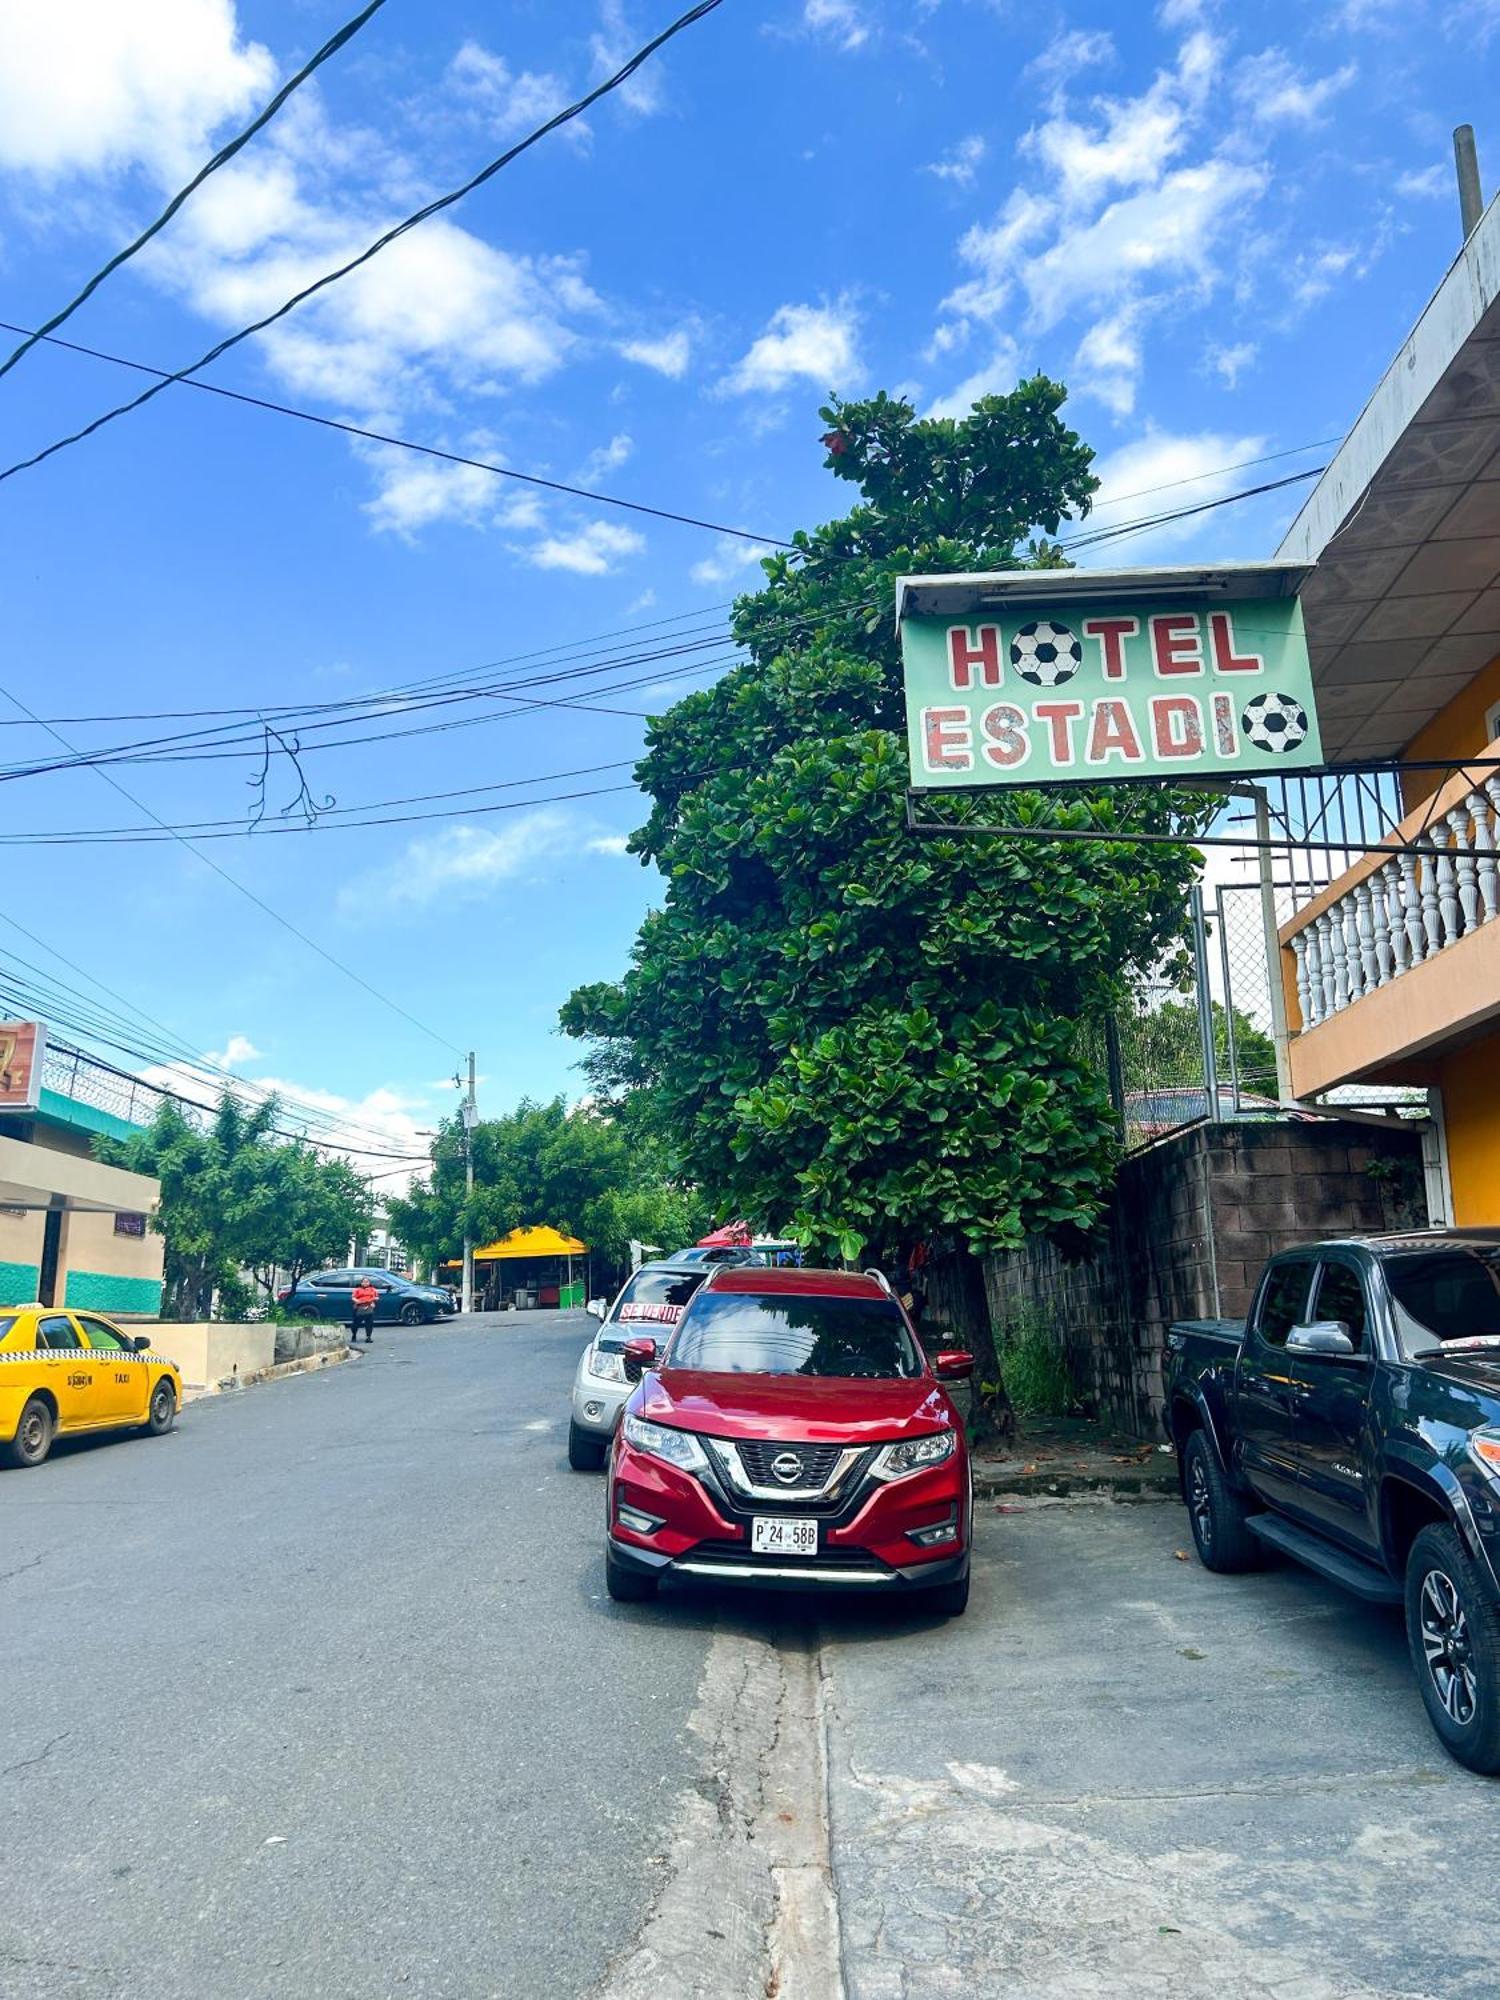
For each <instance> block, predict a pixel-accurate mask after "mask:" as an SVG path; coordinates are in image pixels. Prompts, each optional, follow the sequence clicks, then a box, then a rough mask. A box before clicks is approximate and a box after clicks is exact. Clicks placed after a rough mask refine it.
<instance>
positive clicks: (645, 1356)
mask: <svg viewBox="0 0 1500 2000" xmlns="http://www.w3.org/2000/svg"><path fill="white" fill-rule="evenodd" d="M620 1365H621V1366H622V1367H623V1368H624V1370H625V1380H626V1381H627V1382H639V1381H640V1379H641V1377H642V1376H643V1375H644V1374H645V1372H646V1370H647V1369H648V1368H652V1367H654V1366H655V1365H656V1342H655V1341H654V1340H648V1339H647V1338H646V1337H645V1336H644V1335H637V1337H636V1338H635V1339H634V1340H627V1341H626V1343H625V1345H624V1346H623V1347H622V1348H621V1350H620Z"/></svg>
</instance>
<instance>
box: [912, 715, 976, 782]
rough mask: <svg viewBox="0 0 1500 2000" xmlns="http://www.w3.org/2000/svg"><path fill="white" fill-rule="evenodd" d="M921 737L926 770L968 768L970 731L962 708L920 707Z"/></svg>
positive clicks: (970, 766)
mask: <svg viewBox="0 0 1500 2000" xmlns="http://www.w3.org/2000/svg"><path fill="white" fill-rule="evenodd" d="M922 739H923V743H924V746H925V750H926V756H927V768H928V770H929V771H972V770H973V768H974V731H973V729H972V727H971V726H970V723H969V711H968V710H967V709H966V708H924V709H923V710H922Z"/></svg>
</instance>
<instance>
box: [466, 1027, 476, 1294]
mask: <svg viewBox="0 0 1500 2000" xmlns="http://www.w3.org/2000/svg"><path fill="white" fill-rule="evenodd" d="M462 1117H463V1121H464V1193H465V1195H466V1197H467V1199H468V1200H472V1199H473V1195H474V1127H475V1125H476V1124H477V1123H478V1121H479V1112H478V1109H477V1108H476V1106H475V1103H474V1051H473V1050H472V1049H470V1051H469V1094H468V1096H467V1097H466V1098H465V1099H464V1105H463V1112H462ZM464 1218H465V1220H464V1290H463V1309H464V1311H465V1312H466V1313H471V1312H473V1310H474V1239H473V1237H472V1236H471V1235H470V1234H469V1228H468V1206H467V1201H466V1203H465V1207H464Z"/></svg>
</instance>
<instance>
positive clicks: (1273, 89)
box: [1234, 49, 1359, 125]
mask: <svg viewBox="0 0 1500 2000" xmlns="http://www.w3.org/2000/svg"><path fill="white" fill-rule="evenodd" d="M1358 74H1359V69H1358V65H1357V64H1355V63H1352V62H1348V63H1345V64H1344V65H1343V66H1342V68H1340V69H1336V70H1333V71H1331V72H1330V73H1329V75H1327V76H1319V77H1308V76H1304V75H1303V74H1302V73H1301V71H1299V70H1298V69H1297V68H1296V67H1295V66H1294V65H1293V63H1292V62H1291V60H1290V58H1289V57H1288V56H1287V54H1286V52H1285V50H1283V49H1263V50H1262V51H1261V53H1260V54H1259V55H1258V56H1251V57H1249V58H1248V59H1247V60H1246V61H1245V62H1242V63H1241V64H1240V66H1239V69H1238V70H1237V72H1236V73H1235V79H1234V94H1235V96H1236V98H1237V99H1238V100H1239V102H1240V103H1241V104H1243V105H1244V107H1245V109H1246V110H1247V111H1248V112H1249V114H1250V116H1251V117H1252V118H1253V119H1255V120H1256V121H1257V122H1258V123H1260V124H1262V125H1275V124H1300V125H1308V124H1311V123H1312V121H1313V120H1314V119H1315V118H1318V117H1321V115H1322V113H1323V110H1324V108H1325V106H1326V105H1327V104H1328V101H1329V99H1330V98H1333V97H1337V96H1338V94H1339V92H1340V91H1342V90H1347V89H1348V88H1349V86H1350V84H1351V83H1353V81H1354V79H1355V77H1356V76H1357V75H1358Z"/></svg>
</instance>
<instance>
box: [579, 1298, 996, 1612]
mask: <svg viewBox="0 0 1500 2000" xmlns="http://www.w3.org/2000/svg"><path fill="white" fill-rule="evenodd" d="M664 1348H665V1351H663V1349H662V1347H660V1346H659V1345H658V1343H657V1342H656V1341H655V1340H652V1339H645V1338H643V1339H637V1340H631V1341H627V1342H626V1344H625V1348H624V1362H625V1368H626V1371H627V1374H630V1375H633V1376H636V1377H639V1378H641V1379H640V1380H639V1383H638V1386H637V1388H636V1389H635V1391H634V1393H633V1394H632V1395H631V1397H630V1400H629V1401H628V1402H627V1403H626V1405H625V1409H624V1413H623V1415H622V1417H621V1420H620V1426H619V1429H618V1430H617V1431H616V1433H615V1442H614V1449H613V1452H612V1455H611V1459H610V1467H609V1493H608V1502H607V1504H608V1515H607V1527H606V1535H605V1550H604V1565H605V1577H606V1580H607V1583H608V1586H609V1594H610V1596H611V1597H613V1598H616V1599H620V1600H630V1599H636V1598H642V1597H649V1596H650V1595H651V1593H652V1592H653V1591H654V1590H655V1589H656V1586H657V1584H658V1583H659V1582H660V1581H661V1579H662V1577H663V1576H686V1577H699V1578H707V1579H710V1580H712V1581H714V1582H718V1583H748V1584H763V1585H772V1586H781V1587H787V1588H791V1589H798V1588H801V1589H814V1590H833V1589H837V1590H847V1591H852V1592H857V1593H860V1594H866V1595H875V1594H882V1595H883V1594H886V1593H895V1592H907V1591H912V1590H918V1591H921V1592H923V1593H924V1597H925V1601H926V1602H928V1603H930V1604H931V1605H932V1607H933V1608H934V1609H935V1610H939V1611H942V1612H945V1613H947V1614H949V1615H950V1616H951V1615H955V1614H957V1613H958V1612H960V1611H962V1610H963V1609H964V1607H965V1605H966V1604H967V1603H968V1598H969V1527H970V1518H971V1515H972V1511H973V1508H972V1496H971V1490H970V1477H969V1454H968V1447H967V1445H966V1443H965V1440H964V1427H963V1420H962V1418H961V1417H960V1416H959V1414H958V1411H957V1410H956V1409H955V1408H954V1406H953V1403H952V1401H951V1399H950V1397H949V1395H948V1392H947V1390H946V1389H945V1388H944V1386H943V1384H944V1382H945V1381H952V1380H955V1379H957V1378H959V1377H962V1376H966V1375H969V1374H972V1372H973V1367H974V1362H973V1357H972V1356H971V1355H968V1354H961V1353H957V1352H948V1353H942V1354H938V1355H937V1356H935V1357H934V1359H933V1361H932V1362H931V1363H929V1362H928V1360H927V1357H926V1355H925V1354H924V1353H923V1351H922V1347H921V1344H920V1342H919V1341H918V1340H917V1338H916V1336H915V1334H914V1333H913V1332H912V1329H911V1326H910V1324H909V1322H908V1321H907V1318H906V1315H905V1313H904V1312H903V1311H902V1310H901V1307H900V1306H899V1305H898V1304H897V1302H896V1300H895V1299H894V1298H893V1297H892V1296H891V1291H890V1287H889V1286H888V1285H887V1284H886V1282H885V1280H884V1279H883V1278H881V1277H879V1276H878V1275H874V1274H870V1275H859V1274H857V1273H853V1272H846V1271H796V1270H762V1269H759V1268H757V1267H755V1266H744V1265H740V1266H733V1265H731V1266H727V1267H726V1266H720V1267H718V1268H717V1269H716V1270H714V1272H713V1273H712V1275H711V1276H710V1277H709V1278H708V1280H707V1281H706V1282H705V1284H704V1285H703V1286H702V1288H701V1289H700V1290H699V1291H698V1293H697V1294H696V1295H695V1296H694V1298H693V1301H692V1303H691V1305H689V1306H688V1308H687V1310H686V1311H685V1312H684V1313H683V1316H682V1318H681V1319H680V1320H679V1321H678V1323H677V1326H676V1327H675V1328H674V1329H673V1331H672V1333H671V1334H670V1336H668V1337H667V1338H666V1340H665V1343H664ZM646 1371H649V1372H646Z"/></svg>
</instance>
